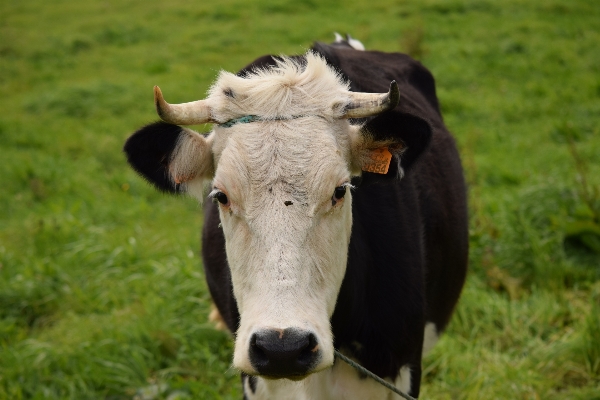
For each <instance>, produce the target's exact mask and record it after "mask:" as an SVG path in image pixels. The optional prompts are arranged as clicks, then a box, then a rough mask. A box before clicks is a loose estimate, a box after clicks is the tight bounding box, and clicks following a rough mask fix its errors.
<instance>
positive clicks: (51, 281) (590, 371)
mask: <svg viewBox="0 0 600 400" xmlns="http://www.w3.org/2000/svg"><path fill="white" fill-rule="evenodd" d="M598 21H600V4H599V3H597V2H594V1H588V0H570V1H566V0H548V1H533V0H531V1H526V0H505V1H502V2H499V1H492V0H421V1H417V0H381V1H364V0H361V1H352V2H341V1H333V0H322V1H315V0H264V1H260V2H246V1H242V0H221V1H219V2H202V3H201V2H187V1H183V0H172V1H169V2H165V1H154V0H145V1H141V0H123V1H118V2H117V1H107V0H103V1H101V0H80V1H73V0H55V1H52V2H49V1H41V0H2V2H0V94H1V95H0V110H2V113H1V115H0V159H1V163H0V188H1V189H0V399H131V398H134V397H136V398H139V399H141V398H146V399H162V398H164V399H166V398H170V399H171V400H173V399H176V398H180V399H183V398H194V399H200V398H202V399H204V398H206V399H209V398H216V399H218V398H225V399H230V398H231V399H240V398H241V391H240V388H239V386H240V385H239V377H238V375H237V373H236V372H235V371H233V370H232V369H231V368H230V358H231V350H232V346H231V343H230V339H229V338H228V336H227V335H226V334H224V333H221V332H218V331H215V330H214V329H213V328H212V326H211V325H209V324H208V323H207V322H206V321H207V314H208V310H209V305H210V299H209V295H208V293H207V289H206V285H205V283H204V278H203V273H202V268H201V262H200V259H199V257H198V252H199V237H200V233H199V232H200V226H201V224H202V216H201V210H200V207H199V206H198V205H197V204H196V203H195V201H193V200H191V199H188V198H183V197H179V198H175V197H169V196H166V195H162V194H159V193H157V192H155V191H154V190H153V189H152V188H150V187H149V186H148V185H147V184H146V183H145V182H144V181H143V180H142V179H140V178H139V177H137V176H136V175H135V173H133V172H132V171H131V170H130V169H129V168H128V167H127V165H126V162H125V159H124V156H123V154H122V152H121V147H122V144H123V142H124V140H125V139H126V137H127V136H128V135H129V134H130V133H131V132H133V131H134V130H135V129H136V128H138V127H139V126H141V125H143V124H145V123H148V122H150V121H153V120H156V119H157V117H156V115H155V112H154V107H153V103H152V86H153V85H156V84H160V85H161V88H162V89H163V91H164V93H165V95H166V96H167V98H168V99H169V101H170V102H185V101H191V100H196V99H198V98H202V97H203V96H204V94H205V93H206V90H207V88H208V87H209V85H210V83H211V82H212V80H213V79H214V78H215V76H216V74H217V73H218V71H219V70H220V69H226V70H230V71H235V70H237V69H239V68H241V67H243V66H244V65H246V64H247V63H248V62H250V61H252V60H253V59H254V58H256V57H258V56H260V55H263V54H267V53H269V54H298V53H302V52H304V51H305V50H306V49H307V48H308V47H310V45H311V43H312V42H313V41H314V40H321V41H327V42H329V41H331V40H332V39H333V32H335V31H337V32H341V33H344V32H349V33H351V34H352V35H353V36H354V37H356V38H358V39H360V40H361V41H363V43H364V44H365V45H366V47H367V48H368V49H377V50H383V51H403V52H407V53H409V54H411V55H413V56H414V57H415V58H417V59H419V60H420V61H421V62H423V63H424V64H425V65H426V66H427V67H428V68H429V69H430V70H431V71H432V72H433V74H434V76H435V77H436V80H437V87H438V95H439V98H440V101H441V105H442V109H443V113H444V117H445V120H446V122H447V125H448V126H449V128H450V130H451V131H453V132H454V134H455V135H456V137H457V140H458V143H459V147H460V150H461V155H462V158H463V163H464V166H465V169H466V175H467V179H468V182H469V186H470V209H471V224H470V240H471V257H470V274H469V278H468V282H467V285H466V287H465V290H464V293H463V297H462V299H461V302H460V305H459V307H458V309H457V311H456V314H455V316H454V318H453V321H452V323H451V325H450V327H449V329H448V332H447V333H446V334H445V336H444V337H443V339H442V340H441V341H440V343H439V344H438V346H437V347H435V348H434V350H433V351H432V353H431V354H430V355H429V356H428V357H427V358H426V359H425V360H424V372H425V373H424V377H423V390H422V396H421V397H422V398H423V399H586V400H589V399H600V135H599V131H600V128H599V122H600V46H599V43H600V24H598ZM199 129H201V130H206V129H208V127H199Z"/></svg>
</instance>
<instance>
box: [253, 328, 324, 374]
mask: <svg viewBox="0 0 600 400" xmlns="http://www.w3.org/2000/svg"><path fill="white" fill-rule="evenodd" d="M319 358H320V351H319V343H318V342H317V338H316V337H315V335H314V334H313V333H312V332H308V331H305V330H301V329H297V328H287V329H268V330H261V331H258V332H256V333H254V334H253V335H252V337H251V339H250V363H251V364H252V366H253V367H254V369H255V370H256V371H257V372H258V373H259V374H260V375H264V376H268V377H272V378H293V377H301V376H304V375H306V374H307V373H308V372H309V371H310V370H311V368H313V367H314V366H315V365H316V364H317V362H318V361H319Z"/></svg>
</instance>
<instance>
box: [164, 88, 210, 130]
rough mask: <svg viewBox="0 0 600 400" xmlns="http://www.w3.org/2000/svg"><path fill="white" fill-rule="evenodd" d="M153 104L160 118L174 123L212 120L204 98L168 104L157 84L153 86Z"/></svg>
mask: <svg viewBox="0 0 600 400" xmlns="http://www.w3.org/2000/svg"><path fill="white" fill-rule="evenodd" d="M154 104H156V112H157V113H158V116H159V117H160V119H162V120H163V121H165V122H168V123H170V124H176V125H196V124H205V123H207V122H214V121H213V120H212V117H211V115H210V107H209V106H208V104H206V100H197V101H191V102H189V103H182V104H169V103H167V102H166V101H165V99H164V98H163V95H162V92H161V91H160V88H159V87H158V86H154Z"/></svg>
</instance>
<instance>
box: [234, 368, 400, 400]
mask: <svg viewBox="0 0 600 400" xmlns="http://www.w3.org/2000/svg"><path fill="white" fill-rule="evenodd" d="M390 383H392V384H394V385H395V386H396V387H397V388H398V389H400V390H401V391H402V392H404V393H408V392H409V391H410V369H409V368H408V367H407V366H403V367H402V368H401V369H400V374H399V375H398V377H397V378H396V379H395V381H394V382H391V381H390ZM244 390H245V394H246V397H247V398H248V400H264V399H278V400H342V399H348V400H354V399H356V400H401V399H402V397H401V396H400V395H397V394H395V393H394V392H392V391H391V390H389V389H387V388H386V387H384V386H382V385H381V384H379V383H377V382H376V381H374V380H373V379H371V378H368V377H367V378H361V377H360V376H359V375H358V372H357V371H356V370H355V369H354V368H352V367H351V366H350V365H348V364H346V363H344V362H342V361H336V363H335V365H334V366H333V367H332V368H329V369H327V370H325V371H322V372H319V373H316V374H312V375H310V376H309V377H307V378H306V379H304V380H302V381H299V382H294V381H290V380H287V379H280V380H276V381H273V380H267V379H262V378H257V382H256V391H255V393H252V390H251V388H250V385H249V384H248V383H246V384H245V385H244Z"/></svg>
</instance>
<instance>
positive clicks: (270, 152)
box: [215, 117, 350, 203]
mask: <svg viewBox="0 0 600 400" xmlns="http://www.w3.org/2000/svg"><path fill="white" fill-rule="evenodd" d="M347 127H348V122H347V121H345V120H341V121H331V120H329V121H328V120H326V119H324V118H320V117H305V118H298V119H295V120H293V121H269V122H254V123H250V124H242V125H236V126H235V127H232V128H227V129H226V130H224V129H222V130H220V131H226V132H225V133H222V134H221V135H219V134H218V133H220V132H216V133H217V135H216V137H217V138H218V140H217V142H221V143H219V144H218V146H217V147H220V148H221V154H220V155H219V157H218V164H217V174H216V176H215V183H216V184H217V185H219V184H220V185H223V186H225V187H226V189H227V190H229V191H235V192H236V193H232V194H233V195H234V196H237V197H239V198H244V199H247V198H249V197H252V198H255V197H256V196H257V193H261V192H263V193H264V192H269V193H273V194H275V195H278V194H279V195H288V196H292V197H293V198H294V199H295V200H296V201H300V202H305V203H314V202H318V201H319V200H320V199H321V198H322V197H323V196H324V195H326V194H325V193H329V192H331V190H333V188H335V186H336V185H339V184H341V183H343V182H344V181H346V180H348V179H349V169H348V155H349V152H350V149H349V139H348V135H347Z"/></svg>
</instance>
